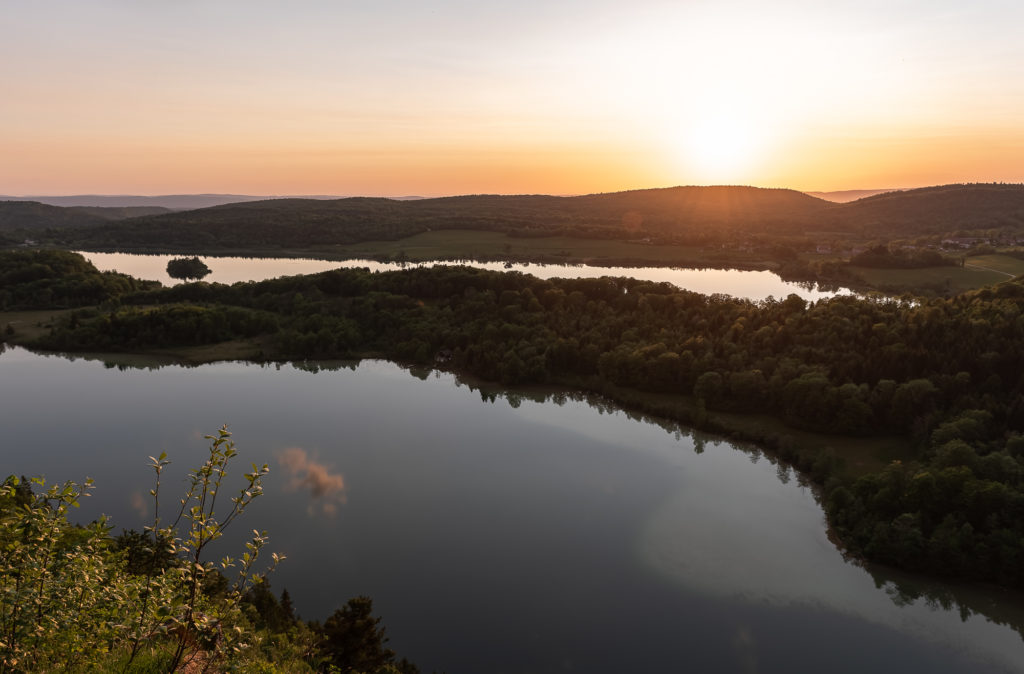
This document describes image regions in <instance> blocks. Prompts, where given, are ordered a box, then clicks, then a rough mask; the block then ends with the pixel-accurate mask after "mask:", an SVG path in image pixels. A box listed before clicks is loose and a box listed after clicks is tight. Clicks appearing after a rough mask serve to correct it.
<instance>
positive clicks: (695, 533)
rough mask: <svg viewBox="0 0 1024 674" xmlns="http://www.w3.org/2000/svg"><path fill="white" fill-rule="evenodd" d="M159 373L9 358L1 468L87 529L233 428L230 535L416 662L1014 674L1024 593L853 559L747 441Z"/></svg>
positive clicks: (361, 380) (254, 376) (627, 422)
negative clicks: (254, 535)
mask: <svg viewBox="0 0 1024 674" xmlns="http://www.w3.org/2000/svg"><path fill="white" fill-rule="evenodd" d="M133 362H134V366H133V364H132V363H133ZM156 365H157V364H156V363H154V362H153V361H146V360H143V359H135V360H134V361H131V360H130V359H129V360H127V361H120V362H115V361H112V360H107V361H104V360H103V359H101V358H97V357H75V358H67V357H61V356H57V355H40V354H35V353H32V352H30V351H27V350H24V349H21V348H9V349H7V350H5V351H4V352H3V353H0V381H2V382H3V386H2V387H0V428H2V429H3V441H2V442H3V453H2V456H3V472H4V473H5V474H6V473H17V474H26V475H30V476H31V475H38V474H45V476H46V477H47V479H48V480H49V481H63V480H75V481H81V480H83V479H84V478H85V477H86V476H89V477H93V478H94V479H95V481H96V490H95V492H94V495H93V496H92V497H90V498H89V499H87V500H86V501H85V503H84V504H83V507H82V509H81V512H80V515H81V517H82V518H85V519H88V518H92V517H95V516H96V515H98V514H99V513H107V514H109V515H111V516H112V517H113V522H114V524H115V525H116V527H117V529H116V530H120V528H136V529H140V528H141V527H142V526H143V525H144V524H145V523H147V522H148V521H149V518H151V517H152V510H153V508H152V503H151V502H150V501H149V498H148V496H147V492H148V490H149V489H150V487H151V486H152V477H153V476H152V470H151V469H149V468H147V463H148V460H147V459H146V456H147V455H156V454H159V453H160V452H161V451H166V452H167V453H168V455H169V458H170V459H171V460H172V461H173V463H172V464H171V465H170V466H169V467H168V469H167V470H168V472H167V473H166V475H165V478H164V481H163V487H162V489H163V490H164V492H163V493H164V494H165V498H167V499H171V498H174V495H177V494H180V493H181V489H182V486H183V484H182V483H183V479H184V476H185V474H186V472H187V469H188V468H190V467H194V466H196V465H198V464H199V463H200V462H201V461H202V460H203V457H204V452H205V448H206V446H207V442H206V441H204V440H203V439H202V436H203V435H204V434H208V433H213V432H215V430H216V429H217V428H218V427H220V426H221V425H222V424H225V423H227V424H230V428H231V430H232V431H233V432H234V440H235V441H236V442H237V443H238V449H239V451H240V455H239V457H238V461H239V463H238V465H237V466H236V471H235V473H234V477H235V478H236V479H235V481H234V482H233V483H232V484H238V482H239V480H240V475H241V473H242V472H244V470H246V469H247V467H248V466H249V464H250V463H252V462H255V463H264V462H266V463H269V464H270V465H271V474H270V476H269V478H268V481H267V483H266V493H265V495H264V496H263V497H262V498H261V499H259V500H258V501H257V502H256V503H255V504H254V506H253V507H252V508H251V509H250V510H249V511H248V512H246V514H245V516H244V519H243V520H241V521H239V526H240V527H241V528H240V529H239V530H238V531H236V532H234V533H235V534H236V535H239V534H244V531H245V530H249V529H252V528H260V529H266V530H267V531H268V532H269V534H270V542H269V543H268V548H267V549H268V550H271V551H277V552H281V553H283V554H285V555H287V557H288V558H287V560H285V561H284V562H283V564H282V565H281V567H280V568H279V569H278V571H277V572H275V574H274V575H273V576H272V578H271V583H272V587H273V589H274V590H275V591H276V592H280V590H281V589H282V588H284V587H287V589H288V590H289V592H290V593H291V595H292V597H293V599H294V601H295V605H296V607H297V610H298V612H299V613H300V614H301V615H302V617H304V618H307V619H309V618H317V619H321V620H322V619H324V618H325V617H326V616H327V615H328V614H329V613H330V612H331V611H333V610H334V609H335V608H337V607H339V606H341V605H342V604H343V603H344V602H345V600H346V599H347V598H348V597H351V596H354V595H358V594H366V595H369V596H371V597H372V598H373V600H374V609H375V613H376V614H378V615H380V616H382V617H383V619H384V624H385V625H386V626H387V629H388V634H389V635H390V637H391V643H390V645H391V646H392V647H393V648H394V649H396V650H397V651H398V653H399V654H400V655H402V656H406V657H409V658H410V659H411V660H413V661H414V662H416V663H417V664H419V665H420V667H421V668H422V669H423V671H425V672H429V671H433V670H437V671H446V672H448V673H449V674H459V673H467V674H486V673H495V674H498V673H506V672H508V673H511V672H587V673H601V672H664V671H687V672H737V673H747V672H759V673H762V674H765V673H769V674H770V673H780V674H781V673H786V674H791V673H794V672H807V673H811V672H813V673H815V674H817V673H819V672H851V673H853V672H857V673H860V672H869V671H886V672H895V671H901V672H929V673H934V672H942V673H945V672H948V673H954V672H955V673H967V672H971V673H974V672H979V671H985V672H1013V671H1021V670H1024V641H1022V638H1021V634H1020V633H1019V632H1018V631H1017V630H1019V629H1020V626H1021V625H1024V611H1022V606H1024V603H1022V602H1021V600H1020V599H1019V598H1018V597H1011V596H1008V595H1004V594H1002V593H1000V592H998V591H986V590H984V589H977V588H964V587H952V586H944V585H940V584H937V583H934V582H928V581H924V580H922V579H915V578H913V577H910V576H903V577H897V576H895V575H893V574H890V573H887V572H884V571H880V570H877V569H866V568H863V567H861V566H859V565H857V564H855V563H851V562H849V561H847V560H845V559H844V558H843V555H842V554H841V553H840V551H839V550H837V549H836V547H835V545H833V543H832V542H831V541H830V540H829V538H828V535H827V531H826V528H825V523H824V516H823V513H822V510H821V508H820V506H819V505H818V503H817V502H816V500H815V497H814V493H813V492H812V490H811V489H809V488H808V487H806V486H805V485H802V484H801V480H800V478H799V476H797V475H795V474H793V472H792V471H790V470H788V469H786V468H785V467H781V466H779V465H776V464H775V463H773V461H771V460H770V459H769V458H768V457H765V456H764V455H762V454H761V453H760V452H759V451H757V450H756V449H755V448H752V447H745V446H736V445H732V444H729V443H727V442H721V441H717V440H715V439H714V438H710V437H707V436H703V435H694V434H692V433H690V432H688V431H687V430H686V429H684V428H680V427H678V426H675V425H673V424H668V423H664V422H661V423H657V422H656V420H645V419H642V418H639V417H637V416H636V415H630V414H627V413H625V412H623V411H620V410H617V409H615V408H614V407H611V406H609V405H607V404H605V403H602V402H601V401H599V400H591V399H587V398H585V397H582V396H578V395H566V394H555V395H552V394H551V393H550V392H549V393H546V394H545V393H543V392H531V393H529V394H528V395H527V394H526V393H506V392H503V391H501V390H499V389H493V390H491V389H479V388H474V387H472V386H470V385H468V384H466V383H464V382H462V381H460V380H459V379H458V378H457V377H455V376H454V375H452V374H448V373H436V372H428V371H409V370H406V369H403V368H401V367H399V366H398V365H395V364H392V363H388V362H382V361H363V362H361V363H358V364H356V363H325V364H322V365H307V366H301V367H300V366H295V365H290V364H281V365H257V364H246V363H233V362H226V363H215V364H209V365H203V366H199V367H181V366H177V365H165V366H162V367H156ZM228 538H229V539H233V540H228V541H227V545H228V546H229V547H230V548H231V550H232V551H236V552H237V551H238V550H239V548H240V543H239V541H238V539H237V538H233V537H232V536H229V537H228ZM232 546H233V547H232ZM915 597H918V598H915ZM929 597H931V598H930V599H929ZM957 602H961V606H962V607H963V608H962V610H963V615H961V609H959V608H958V605H957ZM943 605H946V606H947V607H946V608H943ZM970 607H974V608H975V609H976V610H983V611H984V615H983V614H980V613H974V614H972V611H971V610H970ZM986 616H987V617H986ZM994 621H998V622H1002V623H1006V624H1004V625H1000V624H996V622H994Z"/></svg>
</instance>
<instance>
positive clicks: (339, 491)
mask: <svg viewBox="0 0 1024 674" xmlns="http://www.w3.org/2000/svg"><path fill="white" fill-rule="evenodd" d="M277 462H278V464H280V465H281V467H283V468H284V470H285V472H286V473H287V474H288V476H289V481H288V485H287V487H286V489H288V490H290V491H296V490H303V491H307V492H309V496H310V497H311V498H310V503H309V507H308V508H307V510H306V512H308V513H309V514H310V516H313V515H317V514H322V515H326V516H328V517H334V516H335V515H336V514H337V513H338V507H339V506H341V505H344V503H345V478H344V477H343V476H342V475H341V473H332V472H331V469H330V468H329V467H328V466H327V465H326V464H323V463H320V462H319V461H316V460H314V459H313V458H311V457H310V456H309V453H308V452H306V450H304V449H302V448H300V447H288V448H286V449H283V450H281V451H279V452H278V453H277Z"/></svg>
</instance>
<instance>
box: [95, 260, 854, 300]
mask: <svg viewBox="0 0 1024 674" xmlns="http://www.w3.org/2000/svg"><path fill="white" fill-rule="evenodd" d="M75 252H77V253H79V254H81V255H83V256H85V258H86V259H87V260H89V261H90V262H92V263H93V264H94V265H96V268H97V269H100V270H101V271H117V272H121V273H123V274H128V275H130V276H134V277H136V278H141V279H147V280H155V281H160V282H161V283H163V284H164V285H176V284H178V283H181V281H179V280H177V279H172V278H171V277H170V276H168V275H167V262H168V261H169V260H172V259H174V258H175V257H181V256H180V255H138V254H134V253H90V252H87V251H75ZM202 259H203V261H204V262H206V264H207V266H208V267H209V268H210V274H209V275H208V276H206V277H205V278H204V279H203V280H204V281H208V282H211V283H213V282H216V283H226V284H231V283H237V282H239V281H262V280H265V279H270V278H276V277H278V276H294V275H296V274H316V273H318V272H322V271H327V270H328V269H337V268H339V267H344V268H349V269H351V268H354V267H366V268H368V269H370V270H371V271H375V272H378V271H387V270H394V269H402V268H408V267H415V266H435V265H438V264H462V265H467V266H471V267H476V268H478V269H490V270H492V271H521V272H523V273H525V274H532V275H534V276H537V277H539V278H543V279H548V278H554V277H561V278H600V277H602V276H627V277H631V278H636V279H642V280H645V281H654V282H666V283H671V284H673V285H675V286H677V287H679V288H684V289H686V290H692V291H694V292H698V293H703V294H705V295H711V294H715V293H721V294H725V295H732V296H733V297H742V298H745V299H750V300H755V301H758V300H764V299H767V298H768V297H775V298H776V299H784V298H786V297H787V296H789V295H790V294H796V295H798V296H800V297H802V298H804V299H805V300H809V301H815V300H819V299H822V298H825V297H832V296H834V295H836V294H850V293H851V292H852V291H850V290H847V289H842V290H839V291H828V290H823V289H820V288H818V287H816V286H814V285H813V284H807V283H793V282H791V281H783V280H782V279H781V278H779V276H778V275H776V274H774V273H772V272H770V271H740V270H736V269H680V268H676V267H591V266H588V265H547V264H524V263H516V264H506V263H502V262H475V261H472V260H466V261H460V262H422V263H408V264H404V265H403V264H399V263H397V262H377V261H375V260H315V259H307V258H252V257H210V256H204V257H202Z"/></svg>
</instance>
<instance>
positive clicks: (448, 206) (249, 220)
mask: <svg viewBox="0 0 1024 674" xmlns="http://www.w3.org/2000/svg"><path fill="white" fill-rule="evenodd" d="M829 206H830V204H829V203H828V202H825V201H822V200H820V199H815V198H813V197H809V196H807V195H805V194H802V193H800V192H796V191H793V190H781V189H779V190H775V189H761V188H754V187H672V188H665V189H653V190H636V191H630V192H614V193H609V194H592V195H586V196H578V197H555V196H545V195H517V196H503V195H470V196H459V197H442V198H435V199H420V200H408V201H400V200H394V199H384V198H367V197H353V198H347V199H336V200H327V201H324V200H312V199H274V200H267V201H258V202H248V203H243V204H230V205H224V206H216V207H212V208H205V209H200V210H194V211H188V212H183V213H169V214H166V215H160V216H153V217H146V218H134V219H131V220H126V221H123V222H120V223H116V224H109V225H105V226H101V227H96V228H90V229H89V230H86V231H80V232H73V233H65V234H64V236H65V240H66V241H67V242H69V243H73V244H75V245H83V246H110V245H124V244H134V245H140V246H157V245H165V246H180V247H186V246H204V247H211V246H213V247H217V246H221V247H231V246H263V245H266V246H275V245H276V246H308V245H323V244H346V243H354V242H358V241H367V240H381V239H400V238H404V237H407V236H412V235H414V234H418V233H421V232H425V231H429V230H432V229H471V230H482V231H498V232H504V233H508V234H511V235H514V236H545V235H554V234H571V235H574V236H584V237H608V238H623V237H627V238H628V237H630V236H661V237H672V238H674V239H679V238H683V239H693V240H700V239H703V238H706V237H707V236H709V235H717V234H718V233H720V232H721V231H722V230H723V229H741V230H758V231H760V230H764V229H768V228H773V229H774V228H783V227H786V226H787V223H794V222H800V221H803V220H804V219H805V218H807V217H810V216H811V215H813V214H817V213H821V212H822V211H823V210H824V209H827V208H828V207H829Z"/></svg>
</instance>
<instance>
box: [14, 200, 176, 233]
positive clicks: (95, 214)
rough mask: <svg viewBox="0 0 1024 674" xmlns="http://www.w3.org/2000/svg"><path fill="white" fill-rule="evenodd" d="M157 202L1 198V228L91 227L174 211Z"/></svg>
mask: <svg viewBox="0 0 1024 674" xmlns="http://www.w3.org/2000/svg"><path fill="white" fill-rule="evenodd" d="M170 212H171V211H170V209H167V208H159V207H155V206H119V207H99V206H77V207H73V208H64V207H60V206H51V205H48V204H41V203H39V202H36V201H0V230H7V231H12V230H40V229H50V228H55V227H88V226H90V225H98V224H101V223H104V222H110V221H114V220H125V219H127V218H136V217H141V216H147V215H160V214H163V213H170Z"/></svg>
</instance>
